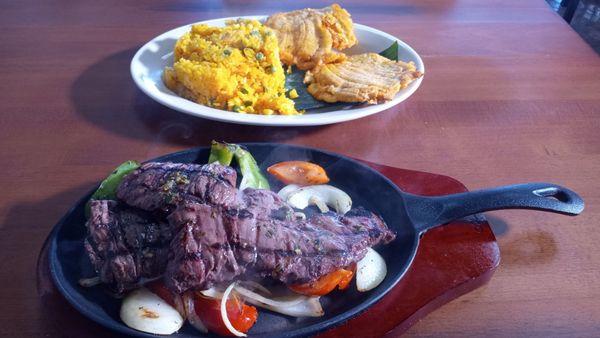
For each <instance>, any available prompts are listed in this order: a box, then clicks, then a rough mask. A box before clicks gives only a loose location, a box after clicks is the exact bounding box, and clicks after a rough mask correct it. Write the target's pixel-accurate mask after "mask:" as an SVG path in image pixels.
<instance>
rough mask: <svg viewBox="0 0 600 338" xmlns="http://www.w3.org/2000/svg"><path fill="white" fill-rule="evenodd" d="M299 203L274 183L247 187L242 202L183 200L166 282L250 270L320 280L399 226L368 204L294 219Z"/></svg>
mask: <svg viewBox="0 0 600 338" xmlns="http://www.w3.org/2000/svg"><path fill="white" fill-rule="evenodd" d="M292 214H293V213H292V209H291V208H290V207H289V206H288V205H286V204H285V202H283V201H282V200H281V199H280V198H279V196H278V195H277V194H275V193H273V192H271V191H268V190H255V189H246V190H244V192H243V201H242V203H240V205H238V208H237V209H224V208H221V207H214V206H208V205H205V204H199V203H197V202H188V203H184V204H182V205H180V206H179V207H178V208H177V209H176V210H175V211H174V212H173V213H172V214H171V215H170V216H169V222H170V224H171V226H172V227H173V229H177V230H176V235H175V236H174V239H173V241H172V242H171V246H170V257H169V262H168V264H167V271H166V275H165V282H166V284H167V286H169V287H170V288H171V289H172V290H174V291H177V292H183V291H186V290H188V289H206V288H209V287H211V286H213V285H214V284H219V283H222V282H228V281H231V280H233V279H234V278H235V277H236V276H238V275H241V274H243V273H245V272H248V273H258V274H260V275H262V276H265V277H266V276H268V277H271V278H273V279H276V280H279V281H281V282H283V283H285V284H295V283H303V282H308V281H313V280H315V279H317V278H319V277H321V276H323V275H325V274H327V273H329V272H332V271H334V270H337V269H339V268H341V267H347V266H348V265H350V264H352V263H354V262H357V261H358V260H360V259H361V258H362V257H364V255H365V253H366V250H367V248H368V247H370V246H373V245H376V244H378V243H382V242H383V243H387V242H389V241H390V240H392V239H393V238H394V234H393V233H392V232H391V231H390V230H389V229H388V228H387V227H386V226H385V224H384V223H383V221H382V220H381V219H380V218H379V217H377V216H376V215H374V214H373V213H370V212H368V211H366V210H364V209H356V210H355V211H351V212H349V213H348V214H347V215H344V216H341V215H337V214H334V213H328V214H320V215H316V216H313V217H311V218H309V219H307V220H304V221H299V220H295V219H292Z"/></svg>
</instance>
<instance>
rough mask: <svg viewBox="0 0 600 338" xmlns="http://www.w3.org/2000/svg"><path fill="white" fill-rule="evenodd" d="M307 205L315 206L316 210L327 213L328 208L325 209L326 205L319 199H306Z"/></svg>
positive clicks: (315, 197)
mask: <svg viewBox="0 0 600 338" xmlns="http://www.w3.org/2000/svg"><path fill="white" fill-rule="evenodd" d="M308 204H314V205H316V206H317V208H319V211H321V212H323V213H325V212H328V211H329V207H327V204H325V202H323V200H322V199H321V198H320V197H317V196H311V197H310V198H309V199H308Z"/></svg>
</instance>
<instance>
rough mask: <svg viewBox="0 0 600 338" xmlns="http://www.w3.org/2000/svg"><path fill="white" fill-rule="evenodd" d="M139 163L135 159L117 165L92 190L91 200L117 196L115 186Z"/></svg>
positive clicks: (86, 210)
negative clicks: (96, 187)
mask: <svg viewBox="0 0 600 338" xmlns="http://www.w3.org/2000/svg"><path fill="white" fill-rule="evenodd" d="M139 167H140V164H139V163H138V162H137V161H127V162H124V163H122V164H121V165H119V166H118V167H117V168H116V169H115V170H113V172H112V173H111V174H110V175H108V177H107V178H105V179H104V181H102V183H100V186H99V187H98V189H97V190H96V191H95V192H94V194H93V195H92V197H90V201H91V200H114V199H116V198H117V188H118V187H119V184H120V183H121V181H122V180H123V177H125V176H126V175H127V174H129V173H131V172H132V171H134V170H135V169H137V168H139ZM90 201H88V202H87V204H86V205H85V214H86V217H87V216H89V213H90Z"/></svg>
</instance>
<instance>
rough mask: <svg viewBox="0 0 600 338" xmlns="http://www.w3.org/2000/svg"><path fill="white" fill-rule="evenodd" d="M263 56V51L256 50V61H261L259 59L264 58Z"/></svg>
mask: <svg viewBox="0 0 600 338" xmlns="http://www.w3.org/2000/svg"><path fill="white" fill-rule="evenodd" d="M264 58H265V54H263V53H261V52H258V53H256V59H257V60H258V61H261V60H262V59H264Z"/></svg>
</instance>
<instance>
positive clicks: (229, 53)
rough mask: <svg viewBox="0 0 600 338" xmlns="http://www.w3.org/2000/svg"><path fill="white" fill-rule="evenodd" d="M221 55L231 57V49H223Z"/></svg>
mask: <svg viewBox="0 0 600 338" xmlns="http://www.w3.org/2000/svg"><path fill="white" fill-rule="evenodd" d="M223 54H225V56H229V55H231V49H225V50H224V51H223Z"/></svg>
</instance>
